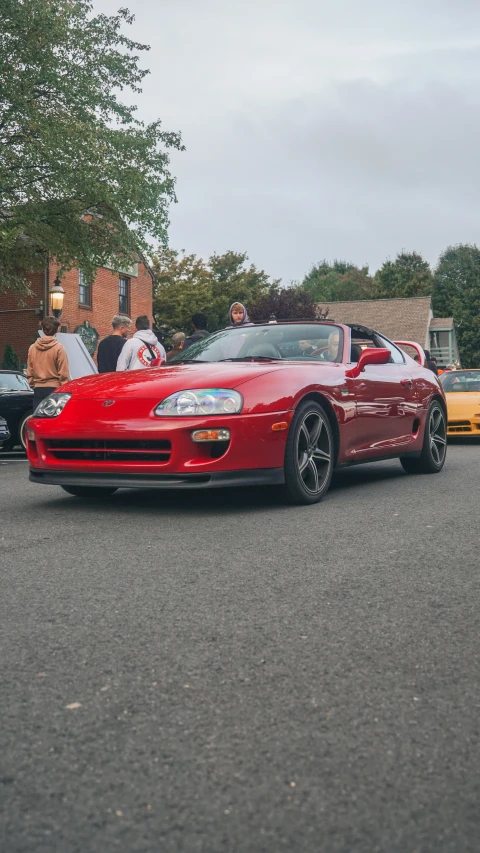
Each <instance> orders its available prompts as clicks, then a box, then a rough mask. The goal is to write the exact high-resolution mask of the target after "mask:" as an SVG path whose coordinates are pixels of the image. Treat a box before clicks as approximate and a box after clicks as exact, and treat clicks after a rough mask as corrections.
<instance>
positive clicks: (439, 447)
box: [428, 406, 447, 466]
mask: <svg viewBox="0 0 480 853" xmlns="http://www.w3.org/2000/svg"><path fill="white" fill-rule="evenodd" d="M428 431H429V435H430V452H431V454H432V459H433V461H434V462H435V465H438V466H440V465H442V463H443V460H444V458H445V453H446V451H447V428H446V424H445V415H444V414H443V411H442V410H441V408H440V406H435V408H434V409H432V411H431V412H430V418H429V423H428Z"/></svg>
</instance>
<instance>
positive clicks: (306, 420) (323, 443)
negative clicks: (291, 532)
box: [284, 400, 334, 504]
mask: <svg viewBox="0 0 480 853" xmlns="http://www.w3.org/2000/svg"><path fill="white" fill-rule="evenodd" d="M333 460H334V445H333V433H332V428H331V426H330V421H329V419H328V416H327V414H326V412H325V411H324V409H323V408H322V407H321V406H320V405H319V404H318V403H316V402H315V401H314V400H307V401H306V402H305V403H301V404H300V406H299V407H298V409H297V411H296V413H295V416H294V418H293V421H292V425H291V427H290V430H289V433H288V438H287V446H286V449H285V465H284V471H285V486H284V493H285V497H286V499H287V500H288V501H289V503H293V504H314V503H318V501H321V500H322V498H323V497H324V496H325V494H326V493H327V491H328V487H329V485H330V481H331V479H332V471H333Z"/></svg>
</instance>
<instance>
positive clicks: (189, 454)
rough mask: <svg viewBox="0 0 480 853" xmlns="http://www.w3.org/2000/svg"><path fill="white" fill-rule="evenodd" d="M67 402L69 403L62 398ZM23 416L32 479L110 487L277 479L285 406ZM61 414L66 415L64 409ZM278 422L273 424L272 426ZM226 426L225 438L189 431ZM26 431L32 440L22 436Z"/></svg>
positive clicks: (206, 485) (287, 417) (215, 484)
mask: <svg viewBox="0 0 480 853" xmlns="http://www.w3.org/2000/svg"><path fill="white" fill-rule="evenodd" d="M69 405H70V403H69ZM105 411H106V413H107V415H108V416H109V417H111V420H107V419H106V417H105V416H104V419H103V420H100V418H99V417H95V418H91V419H89V418H87V417H81V413H80V412H78V413H77V412H75V410H74V408H73V406H72V409H71V412H72V415H75V417H70V416H69V417H67V415H68V412H69V409H68V406H67V407H66V408H65V412H62V414H61V415H60V416H59V417H58V419H52V420H49V419H46V418H45V419H41V418H35V417H33V418H30V420H29V422H28V427H29V429H28V431H27V455H28V459H29V463H30V470H31V475H30V479H31V481H32V482H36V483H45V484H56V485H66V486H67V485H71V486H74V485H89V484H90V485H92V486H115V487H117V488H155V489H162V488H168V489H177V488H187V489H188V488H190V489H192V488H214V487H220V486H224V485H240V484H244V485H255V484H260V483H268V484H278V483H281V482H283V465H284V458H285V445H286V440H287V435H288V428H287V425H289V424H290V422H291V418H292V412H290V411H287V412H269V413H265V414H263V413H261V414H250V415H232V416H223V417H222V418H221V419H220V418H219V417H213V416H211V417H205V418H163V419H162V418H152V417H144V418H135V417H133V416H132V415H131V416H130V418H126V417H125V419H123V420H122V419H117V420H115V419H114V416H113V414H112V415H110V414H109V413H110V410H109V409H106V410H105ZM64 415H65V416H64ZM279 421H282V422H285V428H284V429H283V430H281V431H276V430H274V429H273V426H274V425H276V424H278V422H279ZM218 427H225V428H227V429H228V430H229V431H230V436H231V438H230V441H229V442H225V443H222V442H219V443H218V445H219V446H218V452H217V448H216V447H214V446H213V445H211V444H210V443H208V442H205V443H203V444H197V443H195V442H194V441H193V439H192V432H193V431H194V430H198V429H215V428H218ZM29 434H33V436H34V440H33V441H32V440H31V438H29Z"/></svg>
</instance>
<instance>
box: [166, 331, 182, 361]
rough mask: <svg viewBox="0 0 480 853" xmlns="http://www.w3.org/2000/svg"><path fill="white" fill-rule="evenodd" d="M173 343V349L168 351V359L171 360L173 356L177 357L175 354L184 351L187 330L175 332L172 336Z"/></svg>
mask: <svg viewBox="0 0 480 853" xmlns="http://www.w3.org/2000/svg"><path fill="white" fill-rule="evenodd" d="M172 343H173V347H172V349H171V350H170V352H167V361H171V360H172V358H175V356H176V355H178V354H179V353H180V352H181V351H182V349H183V345H184V343H185V332H175V334H174V335H173V337H172Z"/></svg>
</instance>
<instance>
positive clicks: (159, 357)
mask: <svg viewBox="0 0 480 853" xmlns="http://www.w3.org/2000/svg"><path fill="white" fill-rule="evenodd" d="M135 328H136V330H137V331H136V332H135V334H134V335H133V337H132V338H130V340H129V341H127V343H126V344H125V346H124V347H123V349H122V351H121V353H120V355H119V357H118V361H117V370H141V369H142V368H143V367H159V365H160V364H161V363H162V361H165V359H166V353H165V349H164V347H163V346H162V344H161V343H159V341H158V340H157V338H156V337H155V335H154V334H153V332H152V330H151V329H150V321H149V319H148V317H147V316H146V314H142V316H141V317H137V319H136V320H135Z"/></svg>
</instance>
